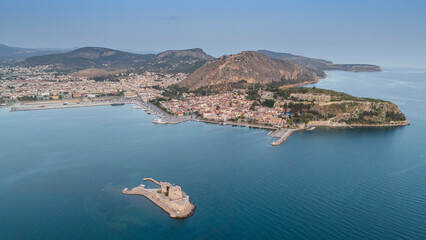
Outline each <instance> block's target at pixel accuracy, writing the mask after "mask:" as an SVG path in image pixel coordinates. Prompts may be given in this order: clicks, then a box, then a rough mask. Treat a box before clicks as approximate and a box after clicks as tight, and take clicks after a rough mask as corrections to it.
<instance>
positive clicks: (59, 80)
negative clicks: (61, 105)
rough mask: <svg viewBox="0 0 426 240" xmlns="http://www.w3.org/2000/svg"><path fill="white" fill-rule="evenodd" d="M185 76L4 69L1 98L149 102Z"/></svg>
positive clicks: (0, 69) (0, 77)
mask: <svg viewBox="0 0 426 240" xmlns="http://www.w3.org/2000/svg"><path fill="white" fill-rule="evenodd" d="M184 77H185V74H183V73H178V74H159V73H152V72H145V73H143V74H137V73H125V74H124V73H121V74H116V75H115V76H114V77H113V78H112V79H111V80H106V81H104V79H101V80H102V81H99V80H97V79H98V78H96V77H92V78H90V77H81V76H76V75H72V74H65V73H60V72H58V71H56V70H53V69H52V66H49V65H45V66H36V67H21V66H2V67H0V98H1V99H2V100H3V101H4V102H6V101H34V100H59V99H64V100H67V99H68V100H69V99H73V98H74V99H75V98H95V97H102V96H118V95H120V96H124V95H125V97H135V96H136V92H138V93H139V94H140V96H141V98H142V99H143V100H145V101H149V100H151V99H155V98H157V97H160V96H161V91H159V90H158V89H159V88H160V87H161V88H164V87H167V86H170V85H172V84H176V83H178V82H179V81H180V80H181V79H183V78H184Z"/></svg>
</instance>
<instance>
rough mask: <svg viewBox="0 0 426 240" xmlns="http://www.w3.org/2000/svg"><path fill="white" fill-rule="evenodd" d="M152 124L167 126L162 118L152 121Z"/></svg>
mask: <svg viewBox="0 0 426 240" xmlns="http://www.w3.org/2000/svg"><path fill="white" fill-rule="evenodd" d="M152 122H153V123H155V124H167V122H166V121H164V120H163V119H161V118H156V119H154V120H152Z"/></svg>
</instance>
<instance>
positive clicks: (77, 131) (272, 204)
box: [0, 69, 426, 239]
mask: <svg viewBox="0 0 426 240" xmlns="http://www.w3.org/2000/svg"><path fill="white" fill-rule="evenodd" d="M328 75H329V77H328V78H327V79H324V80H321V81H320V83H318V84H316V85H317V86H318V87H323V88H330V89H334V90H338V91H344V92H347V93H350V94H354V95H357V96H365V97H378V98H382V99H386V100H391V101H394V102H396V103H397V104H398V105H399V106H400V108H401V110H402V111H403V112H404V113H405V114H406V116H407V118H408V119H409V120H410V121H411V123H412V125H411V126H408V127H401V128H386V129H343V130H338V129H317V130H315V131H306V132H298V133H296V134H294V135H293V136H292V137H291V138H289V139H288V140H287V141H286V142H285V143H284V144H283V145H281V146H279V147H272V146H271V145H270V144H269V143H270V142H272V141H273V139H272V138H270V137H268V136H267V135H266V134H267V131H264V130H257V129H247V128H242V127H232V126H218V125H210V124H204V123H195V122H187V123H183V124H179V125H173V126H172V125H166V126H159V125H154V124H152V123H151V119H152V118H153V117H152V116H149V115H146V114H145V113H144V112H143V111H142V110H134V109H131V106H122V107H110V106H105V107H93V108H80V109H63V110H49V111H32V112H16V113H10V112H7V111H6V110H5V109H0V239H166V238H167V239H425V238H426V147H425V142H426V135H425V133H426V122H425V119H426V70H410V69H385V71H383V72H380V73H346V72H328ZM143 177H153V178H156V179H158V180H163V181H170V182H173V183H176V184H179V185H181V186H182V187H183V190H184V191H186V192H187V193H188V194H189V195H190V198H191V201H192V202H193V203H195V204H196V205H197V210H196V212H195V215H194V216H193V217H191V218H188V219H185V220H174V219H171V218H169V217H168V215H167V214H166V213H164V212H163V211H162V210H160V209H159V208H158V207H156V206H155V205H153V204H152V203H151V202H149V201H147V200H146V199H144V198H143V197H137V196H125V195H123V194H121V190H122V189H123V188H124V187H133V186H136V185H138V184H139V183H141V181H142V180H141V179H142V178H143Z"/></svg>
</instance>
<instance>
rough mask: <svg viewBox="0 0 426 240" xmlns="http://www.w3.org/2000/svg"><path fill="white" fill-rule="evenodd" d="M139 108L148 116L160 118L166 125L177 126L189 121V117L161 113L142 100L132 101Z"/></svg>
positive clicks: (157, 108) (161, 111) (155, 107)
mask: <svg viewBox="0 0 426 240" xmlns="http://www.w3.org/2000/svg"><path fill="white" fill-rule="evenodd" d="M133 103H134V104H136V105H137V106H138V107H139V108H141V109H143V110H144V111H145V112H147V113H148V114H152V115H156V116H157V117H159V118H161V119H162V120H163V121H165V122H167V124H178V123H183V122H186V121H189V120H191V119H192V118H191V117H190V116H173V115H170V114H169V113H167V112H165V111H163V110H162V109H160V108H159V107H157V106H155V105H154V104H152V103H149V102H144V101H142V100H138V101H134V102H133Z"/></svg>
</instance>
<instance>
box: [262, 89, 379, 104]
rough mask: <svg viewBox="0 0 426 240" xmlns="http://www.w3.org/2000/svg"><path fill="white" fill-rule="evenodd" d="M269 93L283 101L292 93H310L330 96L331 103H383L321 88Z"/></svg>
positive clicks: (276, 90)
mask: <svg viewBox="0 0 426 240" xmlns="http://www.w3.org/2000/svg"><path fill="white" fill-rule="evenodd" d="M268 90H270V91H274V92H276V94H277V95H278V96H280V97H282V98H284V99H288V98H290V95H291V94H292V93H310V94H317V95H321V94H324V95H330V96H331V100H332V101H342V100H346V101H368V102H385V101H383V100H380V99H374V98H360V97H355V96H352V95H349V94H347V93H343V92H337V91H333V90H328V89H321V88H308V87H292V88H286V89H270V88H268Z"/></svg>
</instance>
